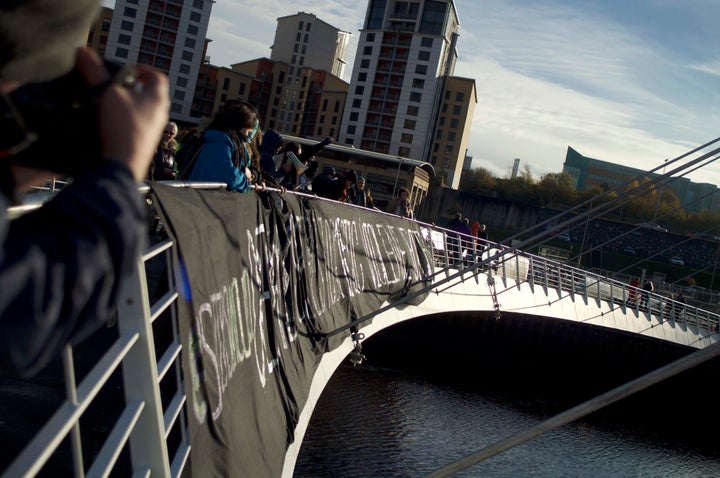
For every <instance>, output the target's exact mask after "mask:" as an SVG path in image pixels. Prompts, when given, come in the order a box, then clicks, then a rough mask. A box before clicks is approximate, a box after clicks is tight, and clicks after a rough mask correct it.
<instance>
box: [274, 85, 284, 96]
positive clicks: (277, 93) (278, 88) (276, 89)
mask: <svg viewBox="0 0 720 478" xmlns="http://www.w3.org/2000/svg"><path fill="white" fill-rule="evenodd" d="M281 93H282V86H278V87H277V88H275V94H276V95H279V94H281Z"/></svg>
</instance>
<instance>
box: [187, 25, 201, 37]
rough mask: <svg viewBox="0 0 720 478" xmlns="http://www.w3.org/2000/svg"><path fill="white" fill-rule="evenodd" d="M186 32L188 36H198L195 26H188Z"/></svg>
mask: <svg viewBox="0 0 720 478" xmlns="http://www.w3.org/2000/svg"><path fill="white" fill-rule="evenodd" d="M187 32H188V33H189V34H190V35H197V34H198V26H197V25H191V24H188V29H187Z"/></svg>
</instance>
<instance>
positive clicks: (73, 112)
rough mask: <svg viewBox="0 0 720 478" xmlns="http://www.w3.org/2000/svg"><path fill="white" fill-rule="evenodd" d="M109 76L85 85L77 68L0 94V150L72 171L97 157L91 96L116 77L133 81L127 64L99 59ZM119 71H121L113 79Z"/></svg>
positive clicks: (32, 163) (20, 160)
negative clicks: (5, 93)
mask: <svg viewBox="0 0 720 478" xmlns="http://www.w3.org/2000/svg"><path fill="white" fill-rule="evenodd" d="M105 66H106V68H107V69H108V71H109V72H110V75H111V77H112V78H113V80H112V81H110V82H108V83H106V84H103V85H100V86H99V87H90V86H88V85H87V83H86V82H85V79H84V78H83V77H82V75H80V73H79V72H78V71H77V70H75V69H73V70H72V71H71V72H70V73H68V74H66V75H64V76H62V77H60V78H56V79H54V80H51V81H47V82H43V83H32V84H27V85H23V86H21V87H20V88H18V89H17V90H15V91H13V92H12V93H10V95H8V97H6V98H2V105H1V107H2V116H1V119H0V120H1V121H2V126H0V129H1V130H2V131H3V134H2V138H1V140H0V141H1V144H0V149H2V150H3V151H9V152H10V154H9V155H8V154H6V155H7V156H8V157H7V160H8V161H10V162H11V163H14V164H19V165H23V166H29V167H33V168H38V169H46V170H50V171H53V172H56V173H65V174H68V175H70V176H74V175H77V174H79V173H82V172H83V171H86V170H87V169H88V168H90V167H92V166H93V165H94V163H96V162H97V161H98V160H99V159H100V158H101V157H102V152H101V145H100V132H99V130H98V110H97V98H98V96H99V95H100V94H102V91H103V90H104V89H105V88H106V87H107V86H109V85H110V84H111V83H113V82H115V83H117V82H118V80H119V79H120V81H121V82H122V83H123V84H126V86H129V85H128V83H131V82H133V81H134V78H133V77H132V74H131V73H125V72H127V71H128V70H127V69H121V67H120V66H119V65H117V64H114V63H110V62H105ZM119 74H122V75H123V76H122V77H121V78H119V76H118V75H119Z"/></svg>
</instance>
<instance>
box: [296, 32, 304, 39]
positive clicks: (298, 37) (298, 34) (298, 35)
mask: <svg viewBox="0 0 720 478" xmlns="http://www.w3.org/2000/svg"><path fill="white" fill-rule="evenodd" d="M300 38H302V33H300V32H297V35H295V41H300Z"/></svg>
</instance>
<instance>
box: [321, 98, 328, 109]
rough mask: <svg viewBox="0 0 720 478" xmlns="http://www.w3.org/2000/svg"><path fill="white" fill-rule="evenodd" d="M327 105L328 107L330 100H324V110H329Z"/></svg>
mask: <svg viewBox="0 0 720 478" xmlns="http://www.w3.org/2000/svg"><path fill="white" fill-rule="evenodd" d="M327 107H328V100H323V103H322V110H323V111H327Z"/></svg>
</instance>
